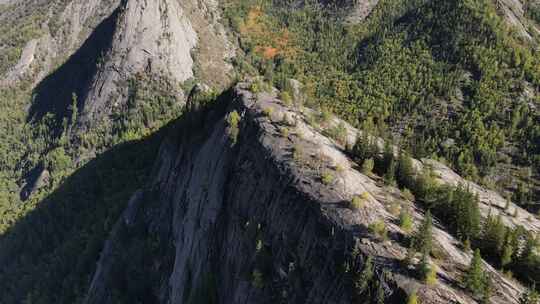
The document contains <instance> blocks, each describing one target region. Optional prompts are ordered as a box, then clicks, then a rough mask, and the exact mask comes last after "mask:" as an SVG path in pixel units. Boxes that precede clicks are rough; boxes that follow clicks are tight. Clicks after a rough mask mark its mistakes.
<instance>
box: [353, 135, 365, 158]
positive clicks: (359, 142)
mask: <svg viewBox="0 0 540 304" xmlns="http://www.w3.org/2000/svg"><path fill="white" fill-rule="evenodd" d="M368 146H369V141H368V138H367V136H366V135H365V132H360V133H359V134H358V135H357V137H356V142H355V143H354V146H353V149H352V153H353V156H354V161H356V162H357V163H359V164H362V163H363V162H364V161H365V160H366V159H368V158H369V156H368V154H369V153H368V150H369V147H368Z"/></svg>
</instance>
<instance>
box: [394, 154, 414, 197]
mask: <svg viewBox="0 0 540 304" xmlns="http://www.w3.org/2000/svg"><path fill="white" fill-rule="evenodd" d="M397 170H398V171H397V182H398V184H399V185H400V186H401V187H403V188H407V189H412V188H413V187H414V168H413V163H412V159H411V158H410V157H409V155H407V154H406V153H405V152H401V153H400V154H399V160H398V168H397Z"/></svg>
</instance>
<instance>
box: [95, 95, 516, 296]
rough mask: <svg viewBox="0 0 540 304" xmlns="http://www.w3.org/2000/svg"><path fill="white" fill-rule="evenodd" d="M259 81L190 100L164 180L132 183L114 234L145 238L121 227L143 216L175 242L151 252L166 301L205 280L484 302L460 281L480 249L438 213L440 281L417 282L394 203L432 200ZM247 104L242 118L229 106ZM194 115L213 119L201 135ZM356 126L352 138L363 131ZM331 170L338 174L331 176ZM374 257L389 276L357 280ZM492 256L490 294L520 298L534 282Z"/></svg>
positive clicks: (161, 167)
mask: <svg viewBox="0 0 540 304" xmlns="http://www.w3.org/2000/svg"><path fill="white" fill-rule="evenodd" d="M248 87H249V85H247V84H239V85H238V86H237V87H236V89H235V90H234V91H233V92H229V93H227V94H225V96H222V99H224V100H226V101H223V100H221V102H218V105H216V108H215V109H213V110H211V111H210V112H209V113H206V114H200V113H199V114H193V113H191V114H193V115H194V116H193V117H195V118H194V119H190V121H191V122H190V124H188V125H182V126H181V127H180V126H179V128H178V129H176V131H175V132H173V134H171V136H170V137H169V139H168V140H166V141H165V142H164V143H163V145H162V148H161V152H160V156H159V157H158V160H157V162H156V165H155V168H154V178H153V181H152V182H151V183H150V184H149V185H148V186H147V187H146V188H145V189H143V190H142V191H139V192H137V193H136V194H135V195H134V197H133V199H132V202H130V204H129V206H130V207H129V208H128V209H127V210H126V211H125V212H124V215H123V217H122V219H121V220H120V221H119V222H118V223H117V228H115V230H114V231H116V233H115V232H113V234H112V235H111V239H110V240H109V242H114V243H117V244H120V245H119V246H120V247H123V246H127V247H128V248H129V247H130V245H129V244H130V242H133V240H129V239H124V240H120V236H119V235H122V234H126V233H129V231H130V230H133V229H136V228H134V227H137V226H138V225H142V226H144V227H146V228H145V229H146V231H148V233H149V234H152V235H155V236H156V237H157V238H158V239H159V240H160V242H161V243H162V244H168V245H166V246H165V245H164V246H165V247H167V248H168V249H167V250H166V252H167V254H164V255H161V256H159V255H150V256H149V257H148V258H149V259H150V260H152V261H153V262H152V263H155V264H156V265H159V266H156V267H157V269H158V270H157V273H159V274H160V275H161V280H160V282H161V283H160V284H159V286H157V287H155V290H154V294H156V298H157V299H159V302H160V303H191V302H190V301H194V299H195V298H196V297H197V295H198V294H199V292H197V291H201V290H204V292H203V293H204V294H207V295H215V296H216V297H217V298H218V299H220V302H222V303H267V302H268V303H270V302H272V301H281V302H286V303H299V302H300V303H303V302H309V303H350V301H351V299H354V298H355V297H364V298H367V297H369V296H371V297H373V296H374V294H375V293H376V291H377V290H379V293H381V290H382V295H380V296H382V297H384V299H385V303H403V301H405V300H404V299H405V297H406V295H407V294H410V293H412V292H413V291H414V292H416V293H417V294H418V296H419V298H420V300H421V303H441V304H442V303H453V302H458V303H476V300H475V299H473V298H472V297H471V296H470V294H468V293H467V292H465V291H464V290H463V289H462V288H461V287H460V284H461V283H460V282H461V277H462V276H463V272H464V269H466V267H467V265H468V264H469V262H470V259H471V253H470V252H465V251H463V249H462V247H461V245H460V243H459V242H458V241H457V240H456V239H455V238H454V237H452V236H451V235H449V234H448V233H446V232H445V231H444V229H443V227H442V226H440V225H439V224H437V227H436V229H435V230H434V241H435V243H436V244H437V245H436V246H437V247H438V248H439V249H440V251H441V254H440V255H441V257H439V258H437V259H435V260H433V262H434V263H435V264H436V265H437V277H438V282H437V283H436V284H435V285H433V286H427V285H425V284H423V283H421V282H420V281H418V280H417V279H416V278H415V277H414V275H413V274H412V273H411V270H410V269H408V268H407V267H404V266H402V264H401V260H403V259H404V258H405V255H406V248H405V247H404V244H403V238H404V237H405V235H406V232H405V231H402V230H401V228H400V227H399V226H398V225H397V217H396V215H395V213H392V212H391V211H390V208H391V206H392V205H395V204H396V203H397V204H398V205H399V206H400V207H401V208H409V209H411V210H412V212H413V217H414V219H415V222H416V223H419V222H420V221H421V220H422V218H423V216H424V215H423V211H422V210H421V209H420V208H418V207H417V206H415V205H414V203H413V202H411V201H408V200H407V199H405V198H404V197H403V195H402V194H401V193H400V191H399V190H398V189H396V188H393V187H389V186H383V185H381V183H380V182H379V181H378V180H377V179H376V178H374V177H372V176H371V177H370V176H366V175H364V174H362V173H360V172H359V171H358V169H357V167H356V165H355V164H354V162H352V161H351V160H350V159H349V158H348V156H347V155H346V153H345V152H344V148H343V146H342V145H341V144H339V143H336V142H335V141H333V140H331V139H329V138H328V137H326V136H325V135H323V134H321V133H320V132H319V131H318V130H317V128H314V127H313V126H311V125H309V124H308V123H307V120H306V117H307V113H309V111H310V110H308V109H301V108H300V109H299V108H295V107H290V106H287V105H285V103H284V102H282V101H280V100H279V99H277V98H276V93H275V92H274V93H259V94H254V93H252V92H250V91H249V90H247V88H248ZM233 113H236V114H233ZM237 114H238V117H237V118H239V121H238V125H235V124H234V123H231V121H233V120H234V119H233V120H231V118H230V117H231V116H236V115H237ZM337 122H339V121H338V120H337V119H335V120H334V122H333V123H337ZM331 123H332V122H331ZM188 126H191V127H192V128H202V132H200V133H199V134H189V133H188V132H186V129H189V127H188ZM236 127H238V130H237V131H238V132H237V133H236V131H232V130H233V129H235V128H236ZM348 130H349V135H351V136H350V137H352V134H354V133H356V130H354V129H353V128H351V127H350V126H348ZM231 134H232V135H231ZM234 134H237V136H238V137H237V138H235V137H234ZM231 136H232V137H231ZM416 164H417V165H430V166H433V169H434V170H435V172H439V173H441V174H440V178H441V182H447V183H455V182H463V181H462V180H459V181H458V180H457V179H456V178H454V177H455V176H454V174H453V173H452V172H451V170H449V169H448V168H446V167H445V166H444V165H442V164H439V163H435V162H434V161H431V160H422V162H419V161H417V162H416ZM325 172H330V173H331V174H333V175H335V178H334V179H332V180H331V181H330V182H328V181H325V180H323V177H322V176H323V175H324V174H325ZM474 190H476V191H479V193H484V195H488V194H489V195H490V196H486V198H487V199H488V201H489V199H493V198H494V197H496V196H492V195H491V194H490V193H489V192H485V191H483V190H482V189H481V188H480V187H478V188H474ZM354 196H363V197H364V198H365V205H364V207H362V208H360V209H358V210H356V209H354V208H351V207H350V202H351V200H352V199H353V197H354ZM483 200H484V199H483ZM484 201H485V200H484ZM523 212H525V211H523ZM376 221H383V222H384V223H385V224H386V227H387V229H388V236H389V239H388V240H384V239H381V238H380V237H377V236H376V235H374V234H373V233H371V232H370V231H369V229H368V227H369V226H370V224H372V223H374V222H376ZM508 221H512V220H511V219H508ZM137 229H138V228H137ZM119 230H122V231H124V232H122V233H119V232H117V231H119ZM122 244H123V245H122ZM117 246H118V245H117ZM118 254H119V253H118V252H117V251H115V250H113V249H110V246H109V245H107V246H105V250H104V252H102V255H101V259H100V262H99V264H98V269H99V270H98V271H97V272H96V275H95V276H94V279H93V281H92V285H91V287H90V290H89V293H88V296H87V300H86V303H112V302H111V301H112V298H111V295H112V294H113V293H114V292H113V290H114V289H115V288H117V286H115V283H114V282H113V281H111V280H108V279H107V278H110V275H111V271H112V269H114V267H113V266H112V265H115V263H117V262H118ZM368 257H372V258H373V266H374V271H375V272H376V274H377V275H376V276H375V278H374V279H373V281H372V282H368V283H366V284H367V286H369V288H367V289H365V290H361V291H358V290H357V289H355V288H354V287H353V286H354V282H355V275H354V274H355V273H358V272H360V271H361V270H362V269H363V267H365V264H366V261H367V259H368ZM261 259H262V260H263V261H264V263H263V262H261ZM484 266H485V269H486V270H487V271H488V272H489V274H490V276H491V278H492V280H493V283H494V290H495V294H494V295H493V297H492V299H491V300H492V303H501V304H502V303H518V299H519V297H520V295H521V293H522V292H523V287H522V286H521V285H520V284H518V283H516V282H515V281H513V280H510V279H508V278H506V277H504V276H502V275H501V274H500V273H499V272H497V271H496V270H495V269H493V268H492V267H491V266H489V265H488V264H487V263H484ZM210 275H211V276H210Z"/></svg>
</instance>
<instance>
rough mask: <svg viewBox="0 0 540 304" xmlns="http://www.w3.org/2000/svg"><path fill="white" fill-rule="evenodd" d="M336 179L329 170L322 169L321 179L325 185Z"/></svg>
mask: <svg viewBox="0 0 540 304" xmlns="http://www.w3.org/2000/svg"><path fill="white" fill-rule="evenodd" d="M335 180H336V177H335V176H334V174H332V172H330V171H329V170H324V172H322V174H321V181H322V183H323V184H325V185H330V184H332V183H333V182H334V181H335Z"/></svg>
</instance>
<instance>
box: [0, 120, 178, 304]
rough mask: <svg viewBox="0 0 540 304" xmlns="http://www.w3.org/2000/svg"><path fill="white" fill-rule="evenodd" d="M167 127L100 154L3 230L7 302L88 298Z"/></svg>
mask: <svg viewBox="0 0 540 304" xmlns="http://www.w3.org/2000/svg"><path fill="white" fill-rule="evenodd" d="M171 124H172V123H171ZM168 129H170V126H169V127H166V128H164V129H162V130H161V131H158V132H157V133H155V134H154V135H152V136H150V137H148V138H145V139H142V140H138V141H133V142H127V143H124V144H120V145H117V146H115V147H113V148H111V149H110V150H108V151H106V152H104V153H102V154H101V155H99V156H97V157H96V158H95V159H93V160H91V161H90V162H88V163H87V164H86V165H84V166H83V167H81V168H79V169H78V170H76V171H75V172H74V173H73V174H71V175H70V176H69V177H68V178H67V179H66V180H65V181H64V182H63V183H62V185H61V186H60V187H59V188H58V189H57V190H55V191H54V192H52V193H51V194H50V195H49V196H47V197H46V198H44V199H43V200H41V201H40V202H39V203H38V204H37V206H36V207H35V208H34V209H33V210H32V211H30V212H29V213H28V214H26V215H25V216H24V217H22V218H21V219H19V220H18V222H16V223H15V224H13V226H12V227H11V228H10V229H9V230H8V231H6V232H5V233H4V234H2V235H0V286H2V290H0V298H1V299H2V303H6V304H11V303H23V302H25V299H28V298H29V297H30V298H31V299H40V303H76V302H78V300H80V299H81V296H82V295H84V293H85V292H86V288H87V286H88V284H89V281H90V279H91V276H92V274H93V272H94V270H95V266H96V262H97V260H98V258H99V253H100V251H101V249H102V246H103V244H104V241H105V239H106V238H107V237H108V235H109V232H110V230H111V228H112V226H113V225H114V223H115V222H116V221H117V219H118V218H119V216H120V214H121V213H122V211H123V210H124V208H125V207H126V205H127V203H128V201H129V198H130V197H131V195H132V194H133V193H134V192H135V191H136V190H137V189H139V188H141V187H143V186H144V184H145V182H146V180H147V178H148V177H149V175H150V172H151V171H152V170H151V169H152V166H153V163H154V160H155V157H156V155H157V152H158V149H159V146H160V143H161V142H162V138H163V135H164V133H165V132H169V131H167V130H168Z"/></svg>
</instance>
